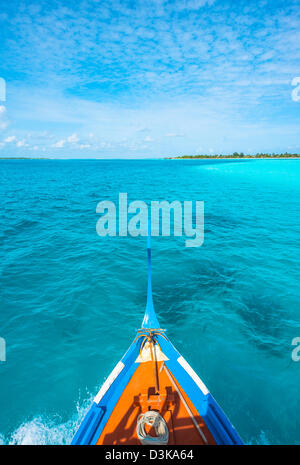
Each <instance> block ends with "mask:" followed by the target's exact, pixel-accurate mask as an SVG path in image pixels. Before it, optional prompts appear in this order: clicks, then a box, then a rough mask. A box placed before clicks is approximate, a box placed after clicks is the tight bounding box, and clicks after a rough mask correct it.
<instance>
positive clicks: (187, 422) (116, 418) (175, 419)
mask: <svg viewBox="0 0 300 465" xmlns="http://www.w3.org/2000/svg"><path fill="white" fill-rule="evenodd" d="M156 363H157V370H158V378H159V394H157V393H155V390H156V389H155V375H154V365H153V362H152V361H148V362H144V363H140V364H139V365H138V367H137V369H136V371H135V373H134V374H133V376H132V378H131V380H130V382H129V383H128V385H127V386H126V388H125V389H124V391H123V393H122V395H121V397H120V399H119V401H118V402H117V404H116V406H115V408H114V410H113V412H112V414H111V416H110V418H109V420H108V422H107V424H106V425H105V427H104V429H103V431H102V434H101V435H100V437H99V439H98V441H97V444H98V445H100V444H112V445H114V444H123V445H125V444H128V445H129V444H136V445H140V441H139V439H138V437H137V434H136V425H137V418H138V416H139V414H140V413H144V412H146V411H147V410H157V411H159V412H160V414H161V415H162V417H163V418H164V419H165V421H166V423H167V425H168V429H169V444H177V445H194V444H202V445H205V444H215V441H214V439H213V437H212V435H211V433H210V431H209V430H208V428H207V427H206V425H205V423H204V421H203V419H202V418H201V417H200V415H199V414H198V412H197V410H196V408H195V407H194V405H193V404H192V402H191V401H190V399H189V398H188V397H187V395H186V394H185V392H184V391H183V389H182V388H181V386H179V384H178V383H177V382H176V380H175V379H174V378H173V376H172V374H171V373H170V372H169V371H168V370H167V368H166V366H165V365H164V362H156ZM196 425H197V426H196ZM148 434H152V435H153V436H154V435H155V434H153V433H152V432H151V431H149V432H148Z"/></svg>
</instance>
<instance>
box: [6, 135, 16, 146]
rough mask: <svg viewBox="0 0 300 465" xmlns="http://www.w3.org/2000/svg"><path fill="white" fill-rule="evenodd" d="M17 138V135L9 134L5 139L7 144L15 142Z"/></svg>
mask: <svg viewBox="0 0 300 465" xmlns="http://www.w3.org/2000/svg"><path fill="white" fill-rule="evenodd" d="M16 139H17V138H16V136H8V137H6V139H4V142H5V143H6V144H10V143H11V142H14V141H15V140H16Z"/></svg>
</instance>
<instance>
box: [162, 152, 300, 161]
mask: <svg viewBox="0 0 300 465" xmlns="http://www.w3.org/2000/svg"><path fill="white" fill-rule="evenodd" d="M182 158H187V159H190V158H192V159H194V158H197V159H198V158H220V159H226V158H300V154H299V153H287V152H285V153H257V154H255V155H250V154H244V153H243V152H241V153H238V152H234V153H232V154H230V155H224V154H220V155H180V156H177V157H169V158H168V159H171V160H174V159H175V160H176V159H182Z"/></svg>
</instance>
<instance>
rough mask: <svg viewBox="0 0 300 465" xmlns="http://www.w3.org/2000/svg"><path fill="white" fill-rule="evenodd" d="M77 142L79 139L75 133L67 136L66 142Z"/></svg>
mask: <svg viewBox="0 0 300 465" xmlns="http://www.w3.org/2000/svg"><path fill="white" fill-rule="evenodd" d="M79 140H80V139H79V137H78V136H77V134H76V133H74V134H72V135H71V136H69V137H68V138H67V141H68V142H71V143H76V142H79Z"/></svg>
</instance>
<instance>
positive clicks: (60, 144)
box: [52, 139, 66, 149]
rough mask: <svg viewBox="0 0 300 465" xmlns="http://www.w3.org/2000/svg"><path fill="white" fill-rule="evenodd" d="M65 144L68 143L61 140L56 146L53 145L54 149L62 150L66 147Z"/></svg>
mask: <svg viewBox="0 0 300 465" xmlns="http://www.w3.org/2000/svg"><path fill="white" fill-rule="evenodd" d="M65 143H66V141H65V140H63V139H62V140H59V141H57V142H55V144H52V147H54V148H57V149H61V148H63V147H64V145H65Z"/></svg>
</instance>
